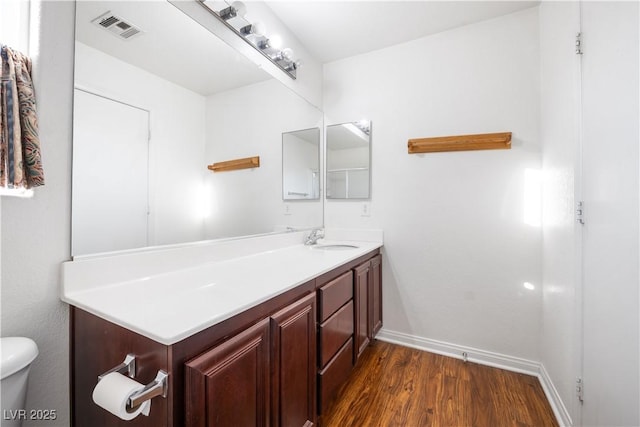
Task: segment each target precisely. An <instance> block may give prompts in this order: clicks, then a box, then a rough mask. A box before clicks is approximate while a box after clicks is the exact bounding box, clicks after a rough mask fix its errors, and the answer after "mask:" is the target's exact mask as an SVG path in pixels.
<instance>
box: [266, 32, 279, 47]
mask: <svg viewBox="0 0 640 427" xmlns="http://www.w3.org/2000/svg"><path fill="white" fill-rule="evenodd" d="M269 46H270V47H272V48H274V49H280V48H281V47H282V37H280V36H279V35H277V34H274V35H273V36H271V37H269Z"/></svg>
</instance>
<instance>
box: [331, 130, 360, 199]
mask: <svg viewBox="0 0 640 427" xmlns="http://www.w3.org/2000/svg"><path fill="white" fill-rule="evenodd" d="M326 163H327V168H326V169H327V171H326V177H327V178H326V179H327V198H328V199H368V198H370V197H371V122H370V121H366V120H361V121H358V122H351V123H342V124H337V125H331V126H327V162H326Z"/></svg>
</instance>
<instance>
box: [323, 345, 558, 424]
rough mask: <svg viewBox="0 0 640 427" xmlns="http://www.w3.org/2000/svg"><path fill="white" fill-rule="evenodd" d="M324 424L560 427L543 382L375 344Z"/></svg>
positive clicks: (359, 365)
mask: <svg viewBox="0 0 640 427" xmlns="http://www.w3.org/2000/svg"><path fill="white" fill-rule="evenodd" d="M320 425H322V426H323V427H346V426H362V427H364V426H366V427H369V426H385V427H391V426H407V427H419V426H452V427H453V426H455V427H458V426H477V427H485V426H486V427H501V426H517V427H524V426H535V427H543V426H544V427H546V426H557V425H558V423H557V421H556V419H555V417H554V416H553V412H552V410H551V407H550V406H549V403H548V401H547V399H546V397H545V395H544V392H543V390H542V386H541V385H540V383H539V381H538V379H537V378H536V377H532V376H529V375H524V374H518V373H514V372H509V371H504V370H501V369H496V368H490V367H487V366H482V365H478V364H475V363H471V362H467V363H464V362H463V361H461V360H457V359H453V358H450V357H445V356H439V355H436V354H432V353H427V352H424V351H420V350H415V349H411V348H407V347H402V346H398V345H394V344H389V343H385V342H382V341H374V343H373V344H372V345H371V347H370V348H369V349H368V350H367V351H366V352H365V353H364V355H363V356H362V357H361V359H360V361H359V362H358V366H357V367H356V368H355V369H354V371H353V372H352V374H351V377H350V381H349V382H348V384H346V385H345V386H344V387H343V388H342V389H341V390H340V392H339V395H338V397H337V398H336V399H335V401H334V402H333V404H332V405H331V406H330V408H329V410H328V412H327V414H326V415H325V416H324V417H323V419H322V420H320Z"/></svg>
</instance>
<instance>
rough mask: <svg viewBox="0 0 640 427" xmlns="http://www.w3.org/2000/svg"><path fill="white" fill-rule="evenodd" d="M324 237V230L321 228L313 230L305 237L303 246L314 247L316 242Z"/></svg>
mask: <svg viewBox="0 0 640 427" xmlns="http://www.w3.org/2000/svg"><path fill="white" fill-rule="evenodd" d="M323 237H324V230H323V229H322V228H314V229H313V230H312V231H311V233H310V234H309V235H308V236H307V237H306V239H305V241H304V244H305V245H307V246H310V245H315V244H317V243H318V240H320V239H322V238H323Z"/></svg>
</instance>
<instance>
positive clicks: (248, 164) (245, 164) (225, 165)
mask: <svg viewBox="0 0 640 427" xmlns="http://www.w3.org/2000/svg"><path fill="white" fill-rule="evenodd" d="M258 167H260V156H254V157H247V158H244V159H235V160H227V161H225V162H217V163H214V164H212V165H208V166H207V169H209V170H210V171H213V172H228V171H233V170H238V169H249V168H258Z"/></svg>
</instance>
